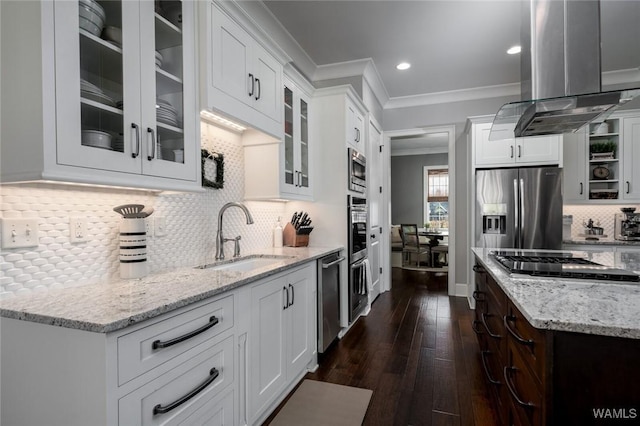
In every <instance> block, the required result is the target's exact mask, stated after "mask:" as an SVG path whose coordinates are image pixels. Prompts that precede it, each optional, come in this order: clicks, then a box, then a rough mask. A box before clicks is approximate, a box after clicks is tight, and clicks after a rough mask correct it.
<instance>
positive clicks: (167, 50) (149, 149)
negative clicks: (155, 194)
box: [54, 0, 197, 180]
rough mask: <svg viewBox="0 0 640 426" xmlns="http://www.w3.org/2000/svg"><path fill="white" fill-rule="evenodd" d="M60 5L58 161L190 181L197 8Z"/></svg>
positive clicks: (114, 1) (89, 2)
mask: <svg viewBox="0 0 640 426" xmlns="http://www.w3.org/2000/svg"><path fill="white" fill-rule="evenodd" d="M54 8H55V34H56V43H55V50H56V52H55V55H56V61H55V64H56V65H55V67H56V113H57V118H58V120H57V122H58V125H57V141H58V143H57V158H58V162H59V163H61V164H67V165H78V166H83V167H91V168H96V169H103V170H110V171H121V172H128V173H141V174H144V175H151V176H160V177H170V178H177V179H187V180H192V179H193V178H194V167H193V163H194V161H195V159H196V156H195V152H196V149H197V147H196V145H197V144H196V142H197V140H196V139H197V138H196V134H197V133H196V130H197V129H196V123H197V121H196V119H195V117H197V113H196V103H195V77H190V80H193V81H194V83H193V84H190V83H189V84H188V85H185V82H184V78H185V76H190V74H193V73H194V69H195V23H194V19H195V18H194V16H193V15H194V14H193V4H192V3H190V2H182V1H161V0H156V1H131V0H122V1H120V0H108V1H107V0H79V1H56V2H55V6H54ZM185 8H189V10H185ZM183 27H184V28H188V29H189V30H188V31H183ZM185 141H188V142H187V143H186V142H185ZM185 163H188V164H185Z"/></svg>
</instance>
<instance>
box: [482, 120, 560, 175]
mask: <svg viewBox="0 0 640 426" xmlns="http://www.w3.org/2000/svg"><path fill="white" fill-rule="evenodd" d="M490 131H491V123H478V124H474V128H473V142H474V151H475V155H474V161H475V165H476V166H477V167H504V166H513V167H519V166H533V165H545V164H560V163H561V159H562V154H561V150H562V137H561V136H558V135H548V136H530V137H524V138H509V139H501V140H496V141H490V140H489V134H490Z"/></svg>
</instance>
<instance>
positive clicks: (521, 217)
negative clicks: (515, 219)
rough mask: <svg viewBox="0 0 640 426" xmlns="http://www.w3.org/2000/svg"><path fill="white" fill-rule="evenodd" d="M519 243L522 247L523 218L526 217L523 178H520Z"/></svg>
mask: <svg viewBox="0 0 640 426" xmlns="http://www.w3.org/2000/svg"><path fill="white" fill-rule="evenodd" d="M519 195H520V197H519V198H520V244H519V245H518V247H519V248H523V247H522V246H523V245H524V218H525V217H527V212H525V211H524V179H522V178H521V179H520V194H519Z"/></svg>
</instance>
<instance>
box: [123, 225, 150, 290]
mask: <svg viewBox="0 0 640 426" xmlns="http://www.w3.org/2000/svg"><path fill="white" fill-rule="evenodd" d="M147 272H148V269H147V232H146V226H145V223H144V219H143V218H127V217H125V218H122V221H121V222H120V278H141V277H144V276H146V275H147Z"/></svg>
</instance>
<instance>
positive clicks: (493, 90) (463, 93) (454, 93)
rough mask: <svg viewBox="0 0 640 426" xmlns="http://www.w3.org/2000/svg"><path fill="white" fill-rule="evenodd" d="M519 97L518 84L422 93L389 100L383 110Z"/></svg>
mask: <svg viewBox="0 0 640 426" xmlns="http://www.w3.org/2000/svg"><path fill="white" fill-rule="evenodd" d="M503 96H520V83H510V84H500V85H496V86H484V87H474V88H472V89H460V90H450V91H447V92H434V93H424V94H422V95H411V96H400V97H396V98H391V99H389V102H387V103H386V104H385V105H384V109H394V108H407V107H416V106H424V105H435V104H444V103H451V102H462V101H471V100H477V99H487V98H499V97H503Z"/></svg>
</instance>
